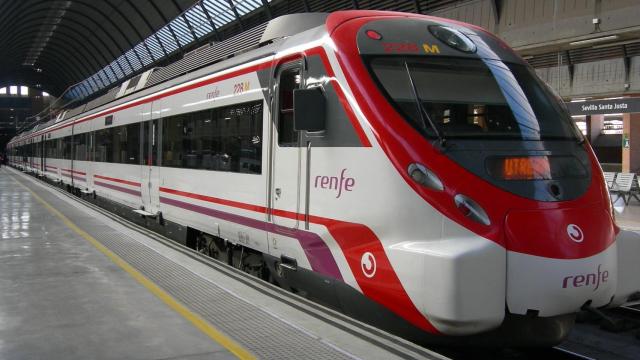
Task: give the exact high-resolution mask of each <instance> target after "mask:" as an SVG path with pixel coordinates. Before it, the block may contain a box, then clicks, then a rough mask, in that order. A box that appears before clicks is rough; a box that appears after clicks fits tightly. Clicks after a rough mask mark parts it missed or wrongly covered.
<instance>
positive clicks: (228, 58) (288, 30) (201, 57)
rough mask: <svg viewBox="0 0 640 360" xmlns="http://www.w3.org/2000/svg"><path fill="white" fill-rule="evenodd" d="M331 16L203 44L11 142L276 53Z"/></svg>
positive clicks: (292, 17)
mask: <svg viewBox="0 0 640 360" xmlns="http://www.w3.org/2000/svg"><path fill="white" fill-rule="evenodd" d="M328 16H329V14H328V13H300V14H288V15H283V16H280V17H277V18H275V19H273V20H270V21H268V22H266V23H263V24H261V25H258V26H256V27H254V28H252V29H249V30H247V31H244V32H242V33H240V34H238V35H236V36H233V37H231V38H229V39H227V40H224V41H221V42H217V43H211V44H208V45H205V46H202V47H200V48H198V49H195V50H193V51H191V52H189V53H187V54H185V56H184V57H183V58H182V59H180V60H178V61H176V62H173V63H171V64H169V65H167V66H165V67H158V68H153V69H151V70H148V71H146V72H144V73H142V74H138V75H136V76H134V77H132V78H130V79H128V80H125V81H124V82H123V83H122V84H120V85H119V86H116V87H114V88H112V89H110V90H109V91H108V92H107V93H106V94H104V95H102V96H100V97H98V98H95V99H93V100H91V101H89V102H86V103H83V104H81V105H79V106H76V107H74V108H70V109H66V110H63V111H61V112H59V113H58V114H57V115H56V116H53V118H52V119H51V120H49V121H47V122H46V123H44V124H37V125H36V126H34V127H33V128H31V129H29V130H27V131H23V132H22V133H21V134H19V135H17V136H16V137H14V138H13V139H11V141H10V143H12V142H14V141H17V140H20V139H21V138H22V137H24V136H25V135H28V134H32V133H34V132H36V131H38V130H42V129H45V128H49V127H51V126H54V125H58V124H62V123H67V122H70V121H73V120H75V119H76V118H79V117H84V116H87V115H91V114H93V113H97V112H99V111H102V110H104V109H105V108H107V107H112V106H117V105H119V104H121V103H125V102H128V101H131V100H135V99H136V98H140V97H143V96H146V95H149V94H151V93H154V92H157V91H160V90H162V89H165V88H169V87H172V86H175V85H178V84H180V83H184V82H187V81H190V80H193V79H197V78H199V77H202V76H206V75H209V74H212V73H215V72H218V71H222V70H224V69H226V68H230V67H233V66H236V65H239V64H242V63H245V62H248V61H251V60H255V59H259V58H264V57H267V56H270V55H274V54H275V52H276V50H277V49H278V47H279V46H280V41H281V40H283V39H286V38H288V37H291V36H294V35H297V34H300V33H301V32H304V31H306V30H310V29H313V28H317V27H320V26H323V25H324V24H325V22H326V19H327V17H328ZM49 115H51V114H49Z"/></svg>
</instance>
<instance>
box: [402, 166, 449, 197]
mask: <svg viewBox="0 0 640 360" xmlns="http://www.w3.org/2000/svg"><path fill="white" fill-rule="evenodd" d="M407 171H408V172H409V176H411V179H413V181H415V182H417V183H418V184H420V185H422V186H425V187H428V188H430V189H433V190H438V191H442V190H443V189H444V185H442V181H440V178H439V177H438V176H437V175H436V174H434V173H433V171H431V170H429V169H427V167H426V166H424V165H422V164H418V163H413V164H411V165H409V168H408V169H407Z"/></svg>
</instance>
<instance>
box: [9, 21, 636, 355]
mask: <svg viewBox="0 0 640 360" xmlns="http://www.w3.org/2000/svg"><path fill="white" fill-rule="evenodd" d="M300 27H305V28H304V29H300ZM296 29H298V30H300V31H298V30H296ZM302 30H304V31H302ZM278 31H280V32H282V31H284V32H285V33H286V32H287V31H288V32H289V33H288V34H286V35H289V36H281V37H279V38H278V36H274V38H271V39H267V40H269V41H265V43H264V44H263V45H262V46H260V47H257V48H255V49H252V50H250V51H246V52H243V53H241V54H238V55H236V56H234V57H232V58H229V59H226V60H223V61H220V62H217V63H214V64H212V65H209V66H207V67H205V68H202V69H200V70H197V71H195V72H192V73H189V74H186V75H183V76H180V77H177V78H174V79H172V80H169V81H166V82H162V83H160V84H157V85H154V86H148V87H144V86H139V88H138V87H136V89H135V90H136V91H135V92H132V93H130V94H127V95H123V96H121V97H119V98H117V99H115V100H113V101H111V102H109V103H107V104H105V105H102V106H100V107H98V108H96V109H92V110H89V111H88V112H83V113H80V114H78V115H76V116H73V117H71V118H64V115H60V116H59V117H58V121H57V122H55V121H54V122H52V123H50V124H48V125H47V126H44V127H41V128H36V129H35V130H32V131H30V132H27V133H24V134H20V135H19V136H17V137H16V138H14V139H13V140H12V141H11V142H10V143H9V145H8V153H9V160H10V162H11V164H12V165H14V166H18V167H21V168H23V169H25V170H28V171H32V172H35V173H37V174H39V175H41V176H44V177H46V178H48V179H50V180H52V181H58V182H61V183H63V184H65V185H66V186H68V187H73V188H76V189H79V190H82V192H84V193H90V194H93V195H94V196H95V197H96V198H97V199H99V200H100V199H101V200H102V201H108V202H110V203H112V204H116V205H117V206H119V207H120V208H122V209H130V210H137V212H138V213H139V214H142V215H143V216H144V215H146V216H147V218H156V219H160V218H161V219H162V221H159V222H161V223H163V224H164V225H163V226H173V225H177V226H180V227H182V228H185V229H188V231H186V235H185V238H184V241H185V242H186V243H187V244H188V245H190V246H192V247H196V248H198V249H200V250H202V251H206V252H207V253H209V254H210V255H212V256H215V257H218V258H222V259H223V260H226V261H229V262H230V263H232V264H233V265H234V266H238V267H242V268H244V269H245V270H247V271H251V272H254V273H256V274H258V275H261V276H265V277H266V276H268V277H269V278H270V279H271V280H272V281H274V282H277V283H279V284H281V285H282V286H284V287H287V288H291V289H294V290H296V291H298V292H300V293H301V294H303V295H306V296H308V297H310V298H314V299H318V300H320V301H322V302H324V303H325V304H329V305H331V306H333V307H335V308H337V309H340V310H341V311H343V312H345V313H347V314H349V315H351V316H354V317H356V318H359V319H363V320H365V321H368V322H370V323H372V324H375V325H377V326H380V327H383V328H385V329H387V330H390V331H393V332H396V333H398V334H401V335H402V336H405V337H407V338H409V339H412V340H414V341H418V342H421V343H433V342H439V343H461V342H467V343H481V344H496V345H539V346H546V345H551V344H555V343H557V342H559V341H561V340H562V339H563V338H564V337H565V336H566V335H567V334H568V331H569V329H570V328H571V325H572V323H573V319H574V315H575V314H576V313H577V312H578V311H580V309H581V308H583V307H584V306H592V307H608V306H609V307H611V306H618V305H620V304H622V303H624V302H626V301H628V300H629V297H630V296H632V295H633V294H634V293H636V292H637V291H638V290H640V276H638V275H639V274H640V261H638V256H640V240H639V237H638V236H637V235H636V234H634V233H631V232H626V231H623V230H621V229H619V228H618V227H617V226H616V225H615V221H614V215H613V213H612V208H611V204H610V199H609V194H608V192H607V187H606V186H605V182H604V179H603V175H602V172H601V169H600V167H599V165H598V161H597V159H596V157H595V156H594V154H593V151H592V149H591V147H590V145H589V144H588V143H587V142H585V141H584V139H583V137H582V135H581V134H580V133H579V131H577V130H576V128H575V126H574V125H573V123H572V121H571V118H570V116H569V115H568V114H567V112H566V111H565V109H564V107H563V104H562V102H561V101H560V100H558V98H557V97H555V96H554V95H553V94H552V93H551V92H550V91H549V89H548V88H547V87H546V86H545V85H544V84H543V83H542V82H541V81H540V80H539V79H538V78H537V77H536V75H535V73H534V72H533V70H532V69H531V68H530V67H528V66H527V65H526V63H525V62H524V61H523V60H522V59H521V58H520V57H518V56H517V55H516V54H515V53H514V52H513V51H512V50H511V49H510V48H509V47H508V46H507V45H506V44H504V43H503V42H502V41H501V40H499V39H498V38H496V37H495V36H493V35H492V34H490V33H488V32H487V31H485V30H483V29H481V28H479V27H476V26H473V25H469V24H464V23H460V22H455V21H451V20H446V19H440V18H434V17H429V16H422V15H415V14H404V13H393V12H377V11H343V12H336V13H332V14H330V15H326V14H325V15H322V14H301V15H289V16H286V17H283V18H280V19H276V20H274V21H272V23H270V24H269V26H268V27H267V31H265V34H266V33H270V34H277V33H278ZM292 32H295V34H292ZM195 56H197V55H195ZM125 85H127V84H124V85H123V89H125V88H127V86H125ZM121 93H124V91H123V92H121ZM137 216H140V215H137Z"/></svg>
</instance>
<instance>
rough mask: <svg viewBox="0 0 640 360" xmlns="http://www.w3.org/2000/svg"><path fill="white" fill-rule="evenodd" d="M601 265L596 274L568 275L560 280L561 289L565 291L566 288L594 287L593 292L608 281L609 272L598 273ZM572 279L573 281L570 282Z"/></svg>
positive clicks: (599, 266)
mask: <svg viewBox="0 0 640 360" xmlns="http://www.w3.org/2000/svg"><path fill="white" fill-rule="evenodd" d="M601 267H602V264H600V265H598V272H597V273H591V274H581V275H570V276H567V277H565V278H564V280H562V288H563V289H566V288H567V287H574V288H577V287H583V286H594V285H595V288H594V289H593V291H596V290H598V288H599V287H600V284H602V283H606V282H607V281H608V280H609V271H607V270H605V271H600V268H601ZM571 279H573V280H571Z"/></svg>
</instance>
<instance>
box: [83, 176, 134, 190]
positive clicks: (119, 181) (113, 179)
mask: <svg viewBox="0 0 640 360" xmlns="http://www.w3.org/2000/svg"><path fill="white" fill-rule="evenodd" d="M93 177H95V178H97V179H102V180H108V181H113V182H117V183H121V184H127V185H131V186H137V187H140V186H142V184H140V183H139V182H135V181H129V180H123V179H118V178H113V177H108V176H102V175H94V176H93Z"/></svg>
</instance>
